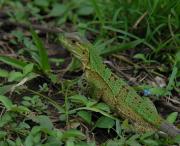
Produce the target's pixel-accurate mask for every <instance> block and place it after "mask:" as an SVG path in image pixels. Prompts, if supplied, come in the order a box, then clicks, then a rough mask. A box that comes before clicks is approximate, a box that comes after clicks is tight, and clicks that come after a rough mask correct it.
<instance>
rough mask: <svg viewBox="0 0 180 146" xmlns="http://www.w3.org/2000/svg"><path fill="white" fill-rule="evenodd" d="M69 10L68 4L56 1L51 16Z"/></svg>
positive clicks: (60, 14) (59, 14)
mask: <svg viewBox="0 0 180 146" xmlns="http://www.w3.org/2000/svg"><path fill="white" fill-rule="evenodd" d="M66 10H67V7H66V5H64V4H59V3H56V4H54V5H53V8H52V10H51V11H50V14H49V15H50V16H62V15H63V13H65V11H66Z"/></svg>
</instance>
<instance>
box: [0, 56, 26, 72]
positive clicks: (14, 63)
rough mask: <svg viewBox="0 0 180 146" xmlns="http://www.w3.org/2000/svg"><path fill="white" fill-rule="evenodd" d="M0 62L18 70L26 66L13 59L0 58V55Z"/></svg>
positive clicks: (22, 62)
mask: <svg viewBox="0 0 180 146" xmlns="http://www.w3.org/2000/svg"><path fill="white" fill-rule="evenodd" d="M0 61H2V62H4V63H6V64H8V65H11V66H12V67H15V68H18V69H23V68H24V67H25V66H26V65H27V64H26V63H25V62H24V61H22V60H21V61H20V60H17V59H14V58H10V57H7V56H1V55H0Z"/></svg>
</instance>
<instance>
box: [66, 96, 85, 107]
mask: <svg viewBox="0 0 180 146" xmlns="http://www.w3.org/2000/svg"><path fill="white" fill-rule="evenodd" d="M68 98H69V99H70V100H71V101H72V102H76V103H82V104H83V105H86V103H87V102H88V99H87V98H86V97H85V96H83V95H78V94H77V95H73V96H70V97H68Z"/></svg>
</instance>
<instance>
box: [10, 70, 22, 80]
mask: <svg viewBox="0 0 180 146" xmlns="http://www.w3.org/2000/svg"><path fill="white" fill-rule="evenodd" d="M22 78H23V74H22V73H21V72H15V71H11V72H10V73H9V77H8V81H9V82H12V81H19V80H20V79H22Z"/></svg>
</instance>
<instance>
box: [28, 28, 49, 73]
mask: <svg viewBox="0 0 180 146" xmlns="http://www.w3.org/2000/svg"><path fill="white" fill-rule="evenodd" d="M31 34H32V38H33V41H34V43H35V45H36V47H37V49H38V55H39V59H40V60H39V63H40V66H41V68H42V70H43V71H44V72H48V71H50V64H49V60H48V55H47V52H46V49H45V47H44V45H43V42H42V40H41V39H40V38H39V37H38V35H37V34H36V32H35V31H34V30H31Z"/></svg>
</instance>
